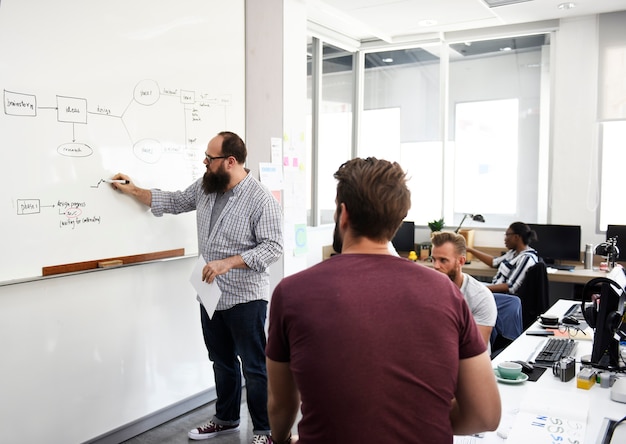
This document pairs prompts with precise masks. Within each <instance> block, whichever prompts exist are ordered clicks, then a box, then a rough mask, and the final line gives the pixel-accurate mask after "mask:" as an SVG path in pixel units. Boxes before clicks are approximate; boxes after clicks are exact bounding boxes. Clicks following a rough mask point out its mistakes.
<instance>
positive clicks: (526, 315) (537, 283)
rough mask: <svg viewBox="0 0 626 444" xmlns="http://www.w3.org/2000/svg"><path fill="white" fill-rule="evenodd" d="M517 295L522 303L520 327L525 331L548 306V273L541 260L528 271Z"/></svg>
mask: <svg viewBox="0 0 626 444" xmlns="http://www.w3.org/2000/svg"><path fill="white" fill-rule="evenodd" d="M517 295H518V296H519V298H520V299H521V301H522V325H523V327H524V330H525V329H527V328H528V327H530V326H531V324H532V323H533V322H535V321H536V320H537V318H538V317H539V315H541V314H543V313H545V311H546V310H547V309H548V307H549V306H550V285H549V282H548V273H547V271H546V264H545V263H544V262H543V261H542V260H540V261H539V262H537V263H536V264H535V265H533V266H532V267H530V268H529V269H528V271H527V272H526V276H525V277H524V281H523V282H522V285H520V288H519V289H518V290H517Z"/></svg>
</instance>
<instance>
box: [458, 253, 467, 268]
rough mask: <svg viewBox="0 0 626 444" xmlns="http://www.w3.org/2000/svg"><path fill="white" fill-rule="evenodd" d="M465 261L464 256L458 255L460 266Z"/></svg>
mask: <svg viewBox="0 0 626 444" xmlns="http://www.w3.org/2000/svg"><path fill="white" fill-rule="evenodd" d="M465 262H467V258H466V257H465V256H459V263H460V264H461V267H462V266H463V265H465Z"/></svg>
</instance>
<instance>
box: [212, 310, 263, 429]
mask: <svg viewBox="0 0 626 444" xmlns="http://www.w3.org/2000/svg"><path fill="white" fill-rule="evenodd" d="M266 316H267V301H262V300H258V301H252V302H248V303H245V304H238V305H235V306H234V307H232V308H229V309H228V310H222V311H215V313H214V314H213V319H209V316H208V315H207V313H206V310H205V309H204V307H203V306H202V305H200V317H201V321H202V333H203V335H204V343H205V344H206V347H207V350H208V351H209V359H210V360H211V361H213V371H214V373H215V389H216V392H217V401H216V403H215V418H214V419H213V422H215V423H216V424H221V425H235V424H239V410H240V408H241V365H240V364H239V359H238V357H239V358H241V364H242V365H243V375H244V377H245V379H246V395H247V401H248V411H249V412H250V418H251V419H252V425H253V427H254V432H253V433H254V434H256V435H266V434H269V432H270V424H269V419H268V416H267V371H266V368H265V341H266V339H265V318H266Z"/></svg>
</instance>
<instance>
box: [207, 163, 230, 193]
mask: <svg viewBox="0 0 626 444" xmlns="http://www.w3.org/2000/svg"><path fill="white" fill-rule="evenodd" d="M229 182H230V174H228V173H227V172H226V171H224V170H223V169H222V168H220V169H219V170H217V171H216V172H215V173H213V172H211V171H209V170H207V171H206V172H205V173H204V176H203V177H202V189H203V190H204V192H205V193H207V194H210V193H223V192H224V191H226V187H228V183H229Z"/></svg>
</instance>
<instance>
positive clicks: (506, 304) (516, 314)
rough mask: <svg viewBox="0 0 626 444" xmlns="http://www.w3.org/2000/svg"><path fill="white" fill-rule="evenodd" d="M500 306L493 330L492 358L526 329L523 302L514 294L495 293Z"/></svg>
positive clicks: (491, 341) (497, 305)
mask: <svg viewBox="0 0 626 444" xmlns="http://www.w3.org/2000/svg"><path fill="white" fill-rule="evenodd" d="M493 297H494V298H495V300H496V307H497V308H498V317H497V318H496V325H495V327H494V328H493V330H491V338H490V343H491V359H493V358H495V357H496V356H498V354H499V353H500V352H501V351H502V350H504V349H505V348H506V347H507V346H508V345H509V344H510V343H511V342H513V341H514V340H515V339H516V338H517V337H518V336H519V335H521V334H522V331H523V330H524V329H523V328H522V302H521V301H520V298H518V297H517V296H515V295H513V294H504V293H494V294H493Z"/></svg>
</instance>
